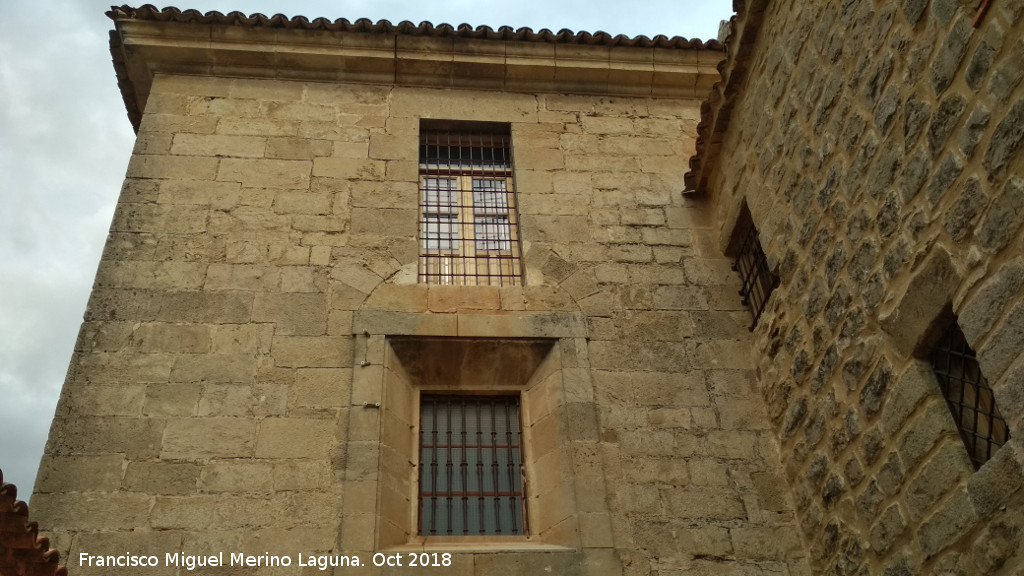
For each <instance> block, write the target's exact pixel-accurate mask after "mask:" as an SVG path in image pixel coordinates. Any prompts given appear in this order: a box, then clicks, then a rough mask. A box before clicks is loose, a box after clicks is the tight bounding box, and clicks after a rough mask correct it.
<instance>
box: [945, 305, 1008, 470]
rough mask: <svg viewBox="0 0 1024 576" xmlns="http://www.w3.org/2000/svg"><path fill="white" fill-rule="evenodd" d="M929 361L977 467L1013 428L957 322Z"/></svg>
mask: <svg viewBox="0 0 1024 576" xmlns="http://www.w3.org/2000/svg"><path fill="white" fill-rule="evenodd" d="M929 360H930V361H931V364H932V368H933V369H934V370H935V376H936V377H937V379H938V381H939V387H940V388H941V389H942V394H943V396H945V397H946V403H947V404H948V405H949V410H950V412H952V413H953V420H954V421H956V425H957V428H958V429H959V430H960V438H961V440H963V442H964V447H966V448H967V454H968V456H970V458H971V462H972V463H973V464H974V468H975V469H978V468H980V467H981V465H982V464H984V463H985V462H987V461H988V460H989V459H990V458H991V457H992V455H993V454H994V453H995V452H996V450H998V449H999V447H1000V446H1002V445H1003V444H1005V443H1006V442H1007V441H1008V440H1009V439H1010V430H1009V428H1008V427H1007V426H1006V420H1004V419H1003V417H1002V415H1001V414H1000V413H999V408H998V406H996V399H995V396H993V394H992V388H991V387H989V385H988V380H987V379H986V378H985V376H984V375H983V374H982V373H981V367H980V366H979V365H978V359H977V357H976V356H975V354H974V350H972V349H971V347H970V346H969V345H968V344H967V339H966V338H965V337H964V333H963V331H962V330H961V329H960V326H958V325H957V324H956V322H954V323H953V324H952V325H951V326H950V327H949V329H948V330H947V331H946V333H945V334H944V335H943V336H942V338H941V339H940V340H939V342H938V344H936V345H935V347H934V348H933V349H932V352H931V354H930V355H929Z"/></svg>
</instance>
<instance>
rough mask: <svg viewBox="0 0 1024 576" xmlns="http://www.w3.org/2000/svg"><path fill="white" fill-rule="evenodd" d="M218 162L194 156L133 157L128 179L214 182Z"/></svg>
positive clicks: (129, 164)
mask: <svg viewBox="0 0 1024 576" xmlns="http://www.w3.org/2000/svg"><path fill="white" fill-rule="evenodd" d="M218 162H219V160H218V159H217V158H204V157H193V156H190V157H181V156H133V157H132V159H131V161H130V162H129V163H128V172H127V175H126V177H128V178H166V179H174V180H213V179H214V177H215V176H216V175H217V170H218Z"/></svg>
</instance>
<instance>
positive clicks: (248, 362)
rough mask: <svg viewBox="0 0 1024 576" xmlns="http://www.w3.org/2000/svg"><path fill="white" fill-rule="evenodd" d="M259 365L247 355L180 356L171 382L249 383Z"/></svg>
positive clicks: (172, 369)
mask: <svg viewBox="0 0 1024 576" xmlns="http://www.w3.org/2000/svg"><path fill="white" fill-rule="evenodd" d="M258 366H259V363H258V361H257V359H256V358H254V357H253V356H252V355H249V354H204V355H191V354H190V355H180V356H178V357H177V359H176V360H175V361H174V366H173V367H172V368H171V375H170V381H171V382H245V383H248V382H251V381H252V379H253V377H254V376H255V375H256V370H257V368H258Z"/></svg>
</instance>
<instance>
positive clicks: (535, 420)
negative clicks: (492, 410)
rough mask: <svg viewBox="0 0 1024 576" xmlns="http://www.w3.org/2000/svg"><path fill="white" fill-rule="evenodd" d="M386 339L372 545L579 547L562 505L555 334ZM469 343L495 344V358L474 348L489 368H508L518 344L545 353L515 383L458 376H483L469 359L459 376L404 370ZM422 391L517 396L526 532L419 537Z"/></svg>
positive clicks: (565, 482) (564, 484) (565, 499)
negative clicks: (418, 358) (423, 374)
mask: <svg viewBox="0 0 1024 576" xmlns="http://www.w3.org/2000/svg"><path fill="white" fill-rule="evenodd" d="M384 344H385V347H386V350H385V354H386V356H385V361H384V381H383V390H382V397H381V407H380V418H381V427H380V428H381V453H380V472H379V476H378V477H379V487H378V489H379V494H378V507H377V508H378V519H377V527H376V532H377V533H376V541H375V545H376V549H380V550H408V549H415V550H421V549H437V550H442V549H443V550H458V551H485V552H490V551H508V550H522V549H526V550H555V551H560V550H570V549H578V548H579V543H578V538H577V534H578V531H579V527H578V526H577V521H576V518H575V514H574V512H575V511H574V510H571V508H574V506H568V507H567V506H565V504H566V503H574V500H575V497H574V494H573V493H572V492H573V483H574V475H573V471H572V466H571V462H570V458H569V455H568V454H567V453H565V451H564V450H563V449H562V448H561V447H562V446H563V445H564V444H565V443H566V442H565V441H564V440H566V438H564V434H565V433H566V425H567V424H568V423H567V422H558V421H557V420H558V418H557V417H555V416H554V414H553V411H554V410H555V409H556V408H557V407H556V406H555V403H556V402H557V398H558V396H559V393H558V388H559V387H560V386H561V374H560V363H561V360H560V357H559V353H558V345H557V344H558V340H557V339H535V338H500V339H492V338H438V337H418V336H413V337H409V336H388V337H387V338H385V342H384ZM402 344H407V345H409V346H410V348H412V349H416V348H422V349H424V351H423V352H422V353H420V352H411V353H410V352H408V351H404V352H403V351H401V350H399V351H396V349H395V347H396V345H399V346H401V345H402ZM475 345H479V346H482V347H484V348H486V347H490V346H493V349H492V350H491V351H490V354H492V355H493V356H492V357H490V358H488V357H487V354H488V352H487V351H486V350H476V351H475V352H474V353H475V354H477V355H478V357H479V358H480V359H481V363H482V364H495V363H496V364H498V365H501V366H504V368H502V367H498V368H496V369H492V370H490V372H491V373H492V374H500V373H501V372H504V371H507V369H509V368H510V367H511V365H513V364H515V363H517V361H518V359H517V358H516V356H518V355H519V354H518V353H517V352H516V351H515V349H516V348H519V347H522V346H531V345H532V346H540V347H543V348H546V350H547V351H546V353H545V354H544V358H543V360H542V361H541V362H540V364H538V365H537V366H536V369H535V370H533V371H532V372H531V373H530V374H520V378H518V380H519V381H517V382H510V381H508V380H506V379H505V377H504V376H501V377H497V378H494V379H492V380H490V381H487V379H486V377H484V378H483V379H478V380H474V381H473V383H471V384H467V383H466V382H465V381H464V380H469V379H470V378H472V377H473V376H477V377H480V376H482V374H481V373H480V371H478V370H474V368H473V366H472V364H470V365H469V366H468V367H466V366H464V367H463V370H461V372H462V375H461V376H462V377H458V378H456V379H454V380H458V381H453V380H448V381H437V380H434V378H435V377H434V376H432V377H430V378H429V381H423V379H422V378H421V377H420V376H417V375H414V374H410V371H409V370H408V369H407V368H408V366H409V364H410V363H409V357H410V356H411V355H417V356H419V355H420V354H422V357H436V356H438V354H437V353H436V350H437V349H438V347H441V348H445V347H452V348H451V349H453V350H455V349H462V350H467V349H468V348H473V347H474V346H475ZM427 349H429V350H430V351H427ZM442 355H443V353H442ZM454 355H461V356H463V357H465V356H467V355H468V354H465V353H462V352H461V351H459V350H456V351H455V352H454ZM403 356H404V357H403ZM480 365H481V364H478V365H477V366H478V367H479V366H480ZM434 368H436V365H435V366H434ZM414 371H415V369H414ZM474 372H476V374H473V373H474ZM425 393H426V394H446V393H462V394H484V395H510V394H517V393H518V394H519V395H520V403H521V410H522V426H523V438H522V443H523V462H524V474H525V478H526V482H525V484H526V486H525V491H526V508H527V513H526V517H527V521H528V529H527V531H526V533H525V534H523V535H520V536H473V535H469V536H464V535H459V536H423V535H420V534H418V533H417V529H416V526H417V520H418V519H417V516H416V513H417V510H416V508H417V505H416V495H417V491H418V489H419V488H418V476H419V466H420V463H419V462H418V459H419V418H418V415H419V413H420V405H419V402H420V397H421V396H422V395H423V394H425ZM403 464H406V465H405V466H403Z"/></svg>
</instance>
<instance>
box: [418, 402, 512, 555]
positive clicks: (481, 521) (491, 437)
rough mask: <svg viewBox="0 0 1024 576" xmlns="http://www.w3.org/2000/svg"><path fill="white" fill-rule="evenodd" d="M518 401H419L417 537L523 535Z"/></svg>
mask: <svg viewBox="0 0 1024 576" xmlns="http://www.w3.org/2000/svg"><path fill="white" fill-rule="evenodd" d="M519 412H520V410H519V396H435V395H427V394H424V395H423V396H421V397H420V466H419V468H420V470H419V471H420V481H419V502H418V508H419V534H420V535H421V536H518V535H523V534H525V533H526V529H525V525H526V519H525V517H526V509H525V498H524V495H523V493H524V490H523V476H522V465H523V448H522V424H521V419H520V414H519Z"/></svg>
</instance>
